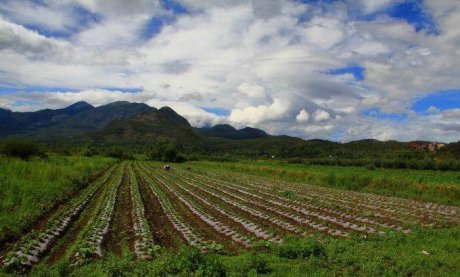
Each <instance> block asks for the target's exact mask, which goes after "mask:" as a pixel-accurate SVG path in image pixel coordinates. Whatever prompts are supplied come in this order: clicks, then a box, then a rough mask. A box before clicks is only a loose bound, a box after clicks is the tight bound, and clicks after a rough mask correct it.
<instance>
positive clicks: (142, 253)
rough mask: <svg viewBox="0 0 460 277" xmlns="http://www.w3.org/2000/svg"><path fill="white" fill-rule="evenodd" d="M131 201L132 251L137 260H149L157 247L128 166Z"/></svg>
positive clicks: (131, 171)
mask: <svg viewBox="0 0 460 277" xmlns="http://www.w3.org/2000/svg"><path fill="white" fill-rule="evenodd" d="M128 172H129V181H130V193H131V201H132V203H133V207H132V215H133V229H134V234H135V236H136V239H135V242H134V251H135V253H136V255H137V256H138V257H139V258H143V259H149V258H152V257H153V256H155V253H156V252H157V251H158V249H159V246H158V245H155V243H154V241H153V235H152V233H151V231H150V226H149V223H148V221H147V219H146V217H145V209H144V204H143V202H142V199H141V195H140V193H139V186H138V183H137V178H136V175H135V174H134V171H133V168H132V165H131V164H130V165H129V166H128Z"/></svg>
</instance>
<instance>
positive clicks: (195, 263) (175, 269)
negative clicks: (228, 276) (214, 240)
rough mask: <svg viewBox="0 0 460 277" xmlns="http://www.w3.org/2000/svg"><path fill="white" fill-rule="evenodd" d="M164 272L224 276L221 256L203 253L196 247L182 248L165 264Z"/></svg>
mask: <svg viewBox="0 0 460 277" xmlns="http://www.w3.org/2000/svg"><path fill="white" fill-rule="evenodd" d="M165 270H166V273H169V274H173V275H183V276H190V275H193V273H195V275H197V276H225V270H224V267H223V265H222V261H221V258H220V257H219V255H217V254H207V255H205V254H203V253H201V251H200V250H199V249H198V248H183V249H181V251H180V252H179V254H178V255H177V256H172V257H171V258H170V260H169V261H168V262H167V263H166V265H165Z"/></svg>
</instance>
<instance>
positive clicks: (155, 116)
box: [0, 101, 460, 158]
mask: <svg viewBox="0 0 460 277" xmlns="http://www.w3.org/2000/svg"><path fill="white" fill-rule="evenodd" d="M7 137H28V138H32V139H35V140H40V141H49V142H52V141H60V142H62V141H66V142H101V143H104V142H107V143H122V144H136V143H138V142H139V143H146V144H148V143H153V142H154V141H155V140H157V139H159V138H164V139H167V140H174V141H176V142H178V143H179V144H184V145H185V144H187V145H189V146H190V149H195V150H196V151H205V152H213V151H221V150H224V152H225V153H227V152H229V151H237V152H238V151H243V152H247V153H252V152H257V153H267V155H271V154H270V153H273V151H272V150H273V149H277V151H275V152H276V153H278V155H289V153H290V152H292V150H288V149H290V148H292V149H296V150H295V151H298V152H299V153H304V154H305V155H310V156H315V155H316V154H317V153H318V149H323V150H324V151H326V152H330V153H332V152H334V151H335V152H337V153H340V151H339V150H340V149H342V148H343V147H341V146H340V145H343V146H345V145H346V147H347V148H350V149H354V150H353V151H357V150H359V149H368V150H372V151H378V153H391V152H393V151H394V149H400V150H401V149H402V150H403V151H406V150H411V151H412V150H416V151H428V150H429V151H441V150H443V149H444V148H448V149H451V148H452V147H457V146H458V145H459V144H460V143H457V144H453V143H451V144H442V143H432V142H426V141H415V142H397V141H386V142H382V141H378V140H374V139H364V140H359V141H352V142H349V143H345V144H341V143H338V142H333V141H328V140H319V139H312V140H303V139H300V138H296V137H290V136H285V135H284V136H283V135H282V136H272V135H269V134H267V133H266V132H264V131H263V130H260V129H256V128H251V127H246V128H242V129H239V130H238V129H236V128H234V127H232V126H231V125H228V124H218V125H215V126H212V127H205V128H193V127H192V126H191V125H190V123H189V122H188V121H187V119H185V118H184V117H182V116H180V115H179V114H177V113H176V112H175V111H174V110H173V109H171V108H170V107H162V108H160V109H156V108H153V107H150V106H148V105H146V104H144V103H130V102H126V101H118V102H113V103H109V104H106V105H101V106H98V107H94V106H92V105H90V104H88V103H86V102H83V101H80V102H77V103H74V104H72V105H70V106H68V107H65V108H62V109H55V110H53V109H44V110H40V111H36V112H13V111H10V110H7V109H2V108H0V139H1V138H7ZM452 145H453V146H452ZM457 148H458V147H457ZM457 148H455V149H457ZM334 149H336V150H337V149H339V150H337V151H336V150H334ZM195 150H194V151H195ZM323 150H322V151H323ZM324 151H323V152H324ZM449 151H450V150H449ZM457 152H459V151H457V150H455V153H457ZM376 153H377V152H376ZM334 155H335V154H329V155H328V156H330V157H332V158H333V157H334ZM455 155H460V154H455Z"/></svg>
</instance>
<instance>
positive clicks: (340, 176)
mask: <svg viewBox="0 0 460 277" xmlns="http://www.w3.org/2000/svg"><path fill="white" fill-rule="evenodd" d="M175 166H179V167H182V168H185V167H191V168H192V169H196V170H220V171H224V172H238V173H245V174H252V175H257V176H262V177H268V178H273V179H276V180H283V181H287V182H294V183H304V184H311V185H320V186H326V187H334V188H339V189H346V190H353V191H360V192H371V193H376V194H380V195H386V196H396V197H403V198H411V199H417V200H423V201H431V202H435V203H440V204H448V205H456V206H460V172H452V171H432V170H412V169H368V168H365V167H351V166H350V167H342V166H337V167H334V166H319V165H304V164H288V163H283V162H276V161H273V162H272V161H244V162H238V163H236V162H221V163H217V162H207V161H198V162H187V163H185V164H177V165H175Z"/></svg>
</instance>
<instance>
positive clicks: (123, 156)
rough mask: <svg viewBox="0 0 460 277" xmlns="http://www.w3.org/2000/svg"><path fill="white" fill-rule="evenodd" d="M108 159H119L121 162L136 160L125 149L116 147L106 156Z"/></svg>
mask: <svg viewBox="0 0 460 277" xmlns="http://www.w3.org/2000/svg"><path fill="white" fill-rule="evenodd" d="M105 155H106V156H107V157H111V158H115V159H119V160H134V156H133V155H132V154H129V153H126V152H125V151H123V149H121V148H119V147H116V148H112V149H110V150H109V151H107V153H106V154H105Z"/></svg>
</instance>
